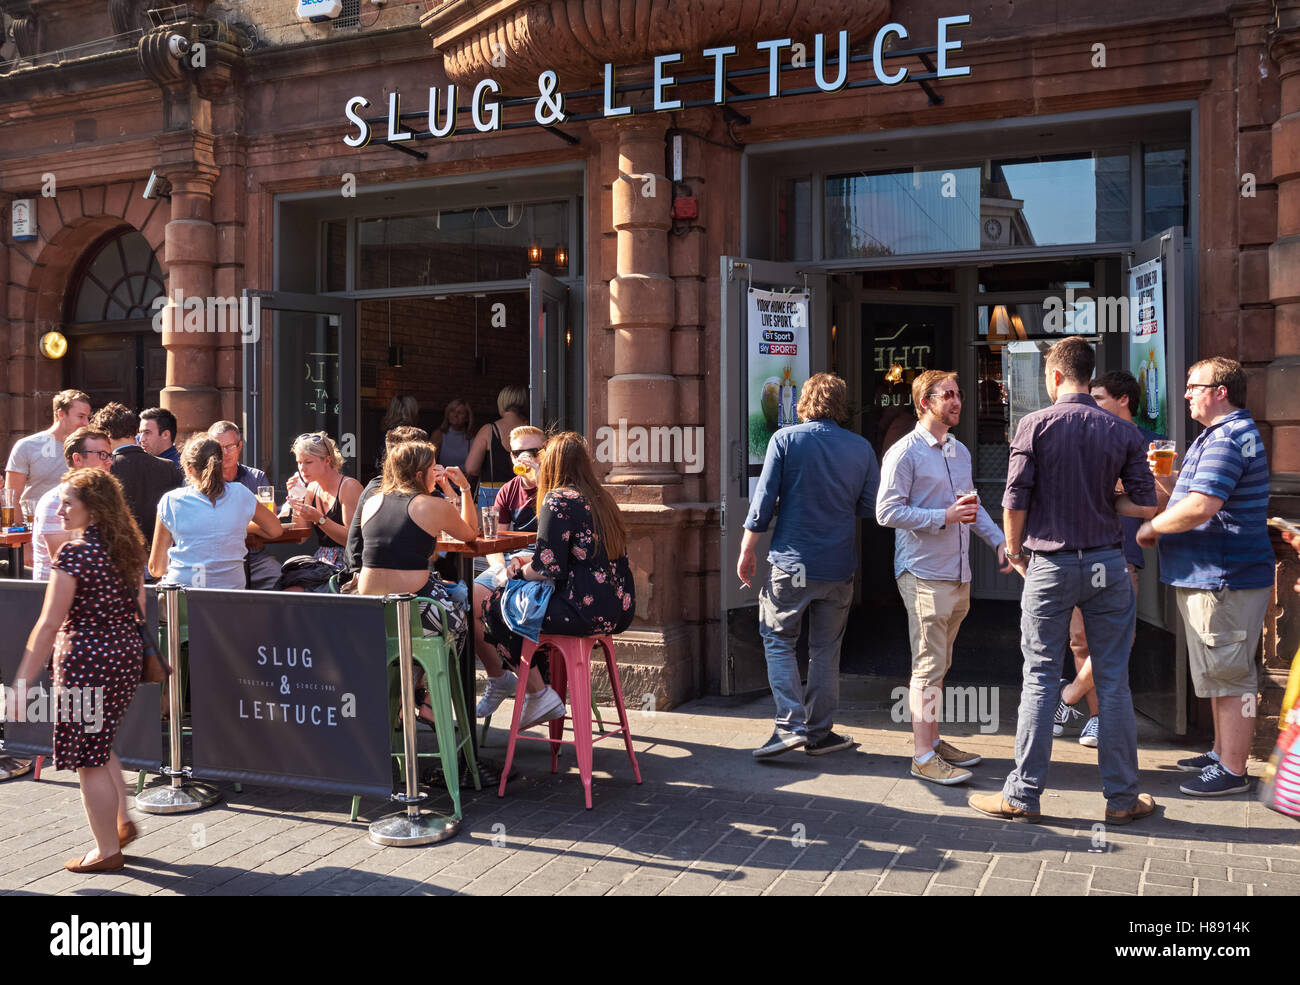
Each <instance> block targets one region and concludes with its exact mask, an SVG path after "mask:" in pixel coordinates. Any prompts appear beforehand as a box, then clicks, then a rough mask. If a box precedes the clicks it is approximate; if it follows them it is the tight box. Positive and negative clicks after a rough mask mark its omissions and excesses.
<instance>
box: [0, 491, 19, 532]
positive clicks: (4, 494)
mask: <svg viewBox="0 0 1300 985" xmlns="http://www.w3.org/2000/svg"><path fill="white" fill-rule="evenodd" d="M17 512H18V490H17V489H0V526H3V527H12V526H14V514H16V513H17Z"/></svg>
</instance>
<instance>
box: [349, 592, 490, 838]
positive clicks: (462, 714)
mask: <svg viewBox="0 0 1300 985" xmlns="http://www.w3.org/2000/svg"><path fill="white" fill-rule="evenodd" d="M422 602H423V603H428V604H430V605H436V606H438V608H439V610H440V611H441V612H442V616H443V618H442V634H441V635H439V636H425V635H424V626H423V624H422V623H421V622H420V603H422ZM384 621H385V627H386V632H387V636H388V646H387V650H388V670H389V675H388V720H389V722H390V723H392V724H393V725H396V723H397V714H398V710H399V709H400V708H401V684H400V670H399V668H398V661H399V660H400V659H401V655H400V651H399V649H398V642H397V606H396V605H389V606H386V607H385V610H384ZM450 622H451V621H450V619H449V618H448V614H447V611H446V608H445V607H444V606H443V605H442V604H441V603H439V602H438V601H437V600H435V599H429V598H417V599H416V600H415V601H413V602H412V603H411V659H412V662H413V663H415V664H416V665H418V666H419V667H420V669H422V670H423V671H424V686H425V688H426V689H427V690H428V693H429V702H430V704H431V705H432V707H433V722H434V724H433V730H434V735H435V736H436V737H437V739H438V751H437V752H429V753H423V752H422V753H418V756H420V757H421V758H431V757H435V756H436V757H438V758H439V759H441V760H442V774H443V777H444V780H445V782H446V784H447V792H448V793H450V794H451V802H452V807H453V808H454V810H455V816H456V819H457V820H460V818H461V808H460V768H459V756H460V754H461V753H462V751H463V752H464V755H465V760H466V762H467V763H468V765H469V768H470V773H471V775H472V776H473V777H474V789H475V790H481V789H483V787H482V784H481V783H480V782H479V776H478V761H477V759H476V758H475V756H474V741H473V735H474V733H473V728H474V720H473V719H472V718H470V717H469V711H468V708H467V706H466V704H465V692H464V690H463V688H462V687H461V683H460V673H459V669H458V666H457V663H458V661H457V651H456V641H455V638H454V637H453V636H452V635H451V630H450V628H449V626H450ZM413 714H416V715H418V709H416V710H413ZM453 714H454V716H455V717H454V719H453ZM457 725H459V727H460V732H461V735H462V736H464V737H463V738H461V739H460V740H459V741H458V740H457V739H456V728H457ZM393 745H394V750H396V749H398V748H400V746H399V745H398V743H397V742H396V741H394V743H393ZM393 758H395V759H396V760H397V764H398V767H399V768H404V767H405V759H406V757H405V756H404V755H403V754H402V753H400V752H397V751H394V752H393ZM360 807H361V798H360V797H353V798H352V814H351V816H350V817H349V820H350V821H355V820H356V819H357V813H358V811H359V810H360Z"/></svg>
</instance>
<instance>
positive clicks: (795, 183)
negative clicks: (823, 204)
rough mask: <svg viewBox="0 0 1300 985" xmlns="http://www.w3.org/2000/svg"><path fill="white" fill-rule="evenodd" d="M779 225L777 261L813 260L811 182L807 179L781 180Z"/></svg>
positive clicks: (778, 209)
mask: <svg viewBox="0 0 1300 985" xmlns="http://www.w3.org/2000/svg"><path fill="white" fill-rule="evenodd" d="M776 227H777V228H776V243H777V250H776V252H777V257H776V258H777V259H778V260H783V261H784V260H810V259H812V182H811V181H810V180H809V179H808V178H786V179H785V180H783V181H781V182H779V184H778V186H777V197H776Z"/></svg>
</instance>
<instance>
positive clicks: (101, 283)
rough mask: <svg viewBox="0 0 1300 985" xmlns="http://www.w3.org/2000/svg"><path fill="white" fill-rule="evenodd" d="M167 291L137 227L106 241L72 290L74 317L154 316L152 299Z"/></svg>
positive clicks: (83, 319)
mask: <svg viewBox="0 0 1300 985" xmlns="http://www.w3.org/2000/svg"><path fill="white" fill-rule="evenodd" d="M165 290H166V285H165V283H164V280H163V273H162V268H161V267H160V266H159V265H158V258H157V257H155V256H154V252H153V249H152V248H151V247H150V246H149V241H148V240H146V239H145V238H144V237H143V236H142V235H141V234H140V233H138V232H136V231H135V230H134V229H131V230H126V231H124V232H122V233H119V234H117V235H115V236H113V237H112V238H111V239H109V240H108V241H107V242H105V243H104V244H103V245H102V246H101V247H100V248H99V250H98V252H96V253H95V255H94V257H93V258H92V259H91V260H90V262H89V263H88V264H87V265H86V267H85V269H84V272H83V273H82V275H81V282H80V283H79V284H78V285H77V287H76V288H75V290H74V291H73V292H72V295H71V296H72V298H73V301H72V305H71V320H72V321H75V322H103V321H119V320H122V319H127V318H151V317H153V314H154V311H153V300H154V298H156V297H158V296H159V295H161V294H162V293H163V292H164V291H165Z"/></svg>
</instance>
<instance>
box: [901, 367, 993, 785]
mask: <svg viewBox="0 0 1300 985" xmlns="http://www.w3.org/2000/svg"><path fill="white" fill-rule="evenodd" d="M961 404H962V392H961V388H960V387H959V386H958V385H957V374H956V373H953V372H951V371H945V370H941V369H927V370H926V371H925V372H924V373H921V374H920V375H919V376H917V378H916V379H914V380H913V381H912V406H913V407H914V408H915V409H916V416H917V418H918V420H917V424H916V427H915V428H913V429H912V431H911V433H909V434H908V435H907V436H906V437H903V438H900V439H899V440H898V441H896V442H894V444H893V445H891V446H890V448H889V451H887V452H885V458H884V461H883V462H882V463H881V477H880V494H879V496H878V497H877V499H876V521H877V522H878V523H879V524H880V525H881V526H882V527H893V528H894V530H895V534H894V577H895V578H897V579H898V591H899V594H900V595H902V597H903V604H904V606H905V607H906V609H907V628H908V635H909V637H910V642H911V646H912V678H911V686H910V687H909V689H908V706H909V709H910V711H911V717H912V740H913V753H912V775H913V776H914V777H916V778H917V779H919V780H928V781H930V782H931V783H939V784H942V785H944V786H950V785H952V784H954V783H961V782H963V781H965V780H969V779H970V778H971V772H970V770H968V769H965V768H964V767H967V766H976V765H978V764H979V762H980V757H979V756H978V755H976V754H975V753H973V752H963V751H962V750H961V749H958V748H957V747H956V746H954V745H952V744H950V743H948V742H946V741H945V740H944V739H942V738H940V736H939V709H940V708H942V707H943V679H944V675H945V674H946V673H947V672H948V668H949V667H950V666H952V647H953V644H954V643H955V642H956V640H957V630H958V628H959V627H960V626H961V623H962V620H963V619H965V618H966V613H967V612H969V611H970V577H971V571H970V535H971V533H972V531H973V532H974V533H975V534H977V535H978V536H979V537H980V538H981V539H983V540H984V541H985V543H987V544H988V545H989V546H990V547H992V548H993V549H994V550H995V551H996V552H997V556H998V563H999V564H1001V565H1002V566H1003V567H1002V570H1003V573H1004V574H1010V573H1011V566H1010V565H1009V564H1008V563H1007V560H1006V551H1005V549H1004V548H1003V544H1004V543H1005V540H1006V538H1004V537H1003V536H1002V531H1001V530H999V529H998V525H997V524H996V523H994V522H993V518H992V517H990V516H989V515H988V513H987V512H985V510H984V507H983V506H981V505H980V502H979V498H978V496H969V497H968V496H965V495H963V494H964V493H966V492H968V491H970V490H973V489H974V488H975V485H974V481H973V478H972V475H971V459H970V451H969V450H968V449H967V448H966V446H965V445H963V444H962V443H961V442H960V441H958V440H957V439H956V438H955V437H953V435H952V433H951V429H952V428H955V427H956V426H957V425H958V423H960V421H961Z"/></svg>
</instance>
